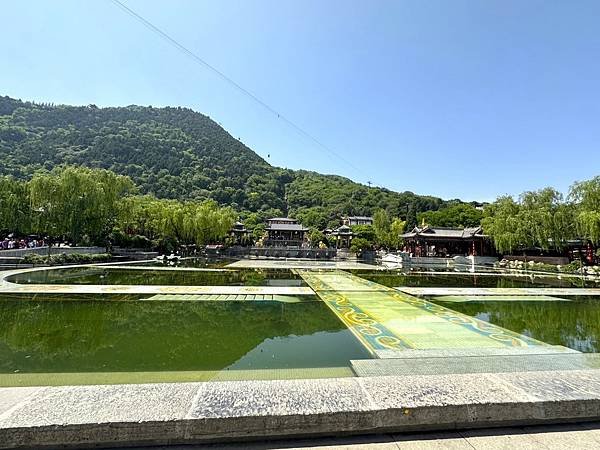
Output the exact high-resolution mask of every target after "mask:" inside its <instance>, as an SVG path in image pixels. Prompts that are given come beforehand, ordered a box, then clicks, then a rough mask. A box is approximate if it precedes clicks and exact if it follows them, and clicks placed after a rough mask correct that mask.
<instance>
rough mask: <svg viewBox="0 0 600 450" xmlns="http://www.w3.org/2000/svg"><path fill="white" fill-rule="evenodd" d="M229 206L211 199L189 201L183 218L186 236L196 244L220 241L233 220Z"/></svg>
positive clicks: (234, 216)
mask: <svg viewBox="0 0 600 450" xmlns="http://www.w3.org/2000/svg"><path fill="white" fill-rule="evenodd" d="M235 218H236V214H235V212H234V211H233V209H231V208H228V207H226V208H223V207H219V205H218V204H217V203H216V202H215V201H213V200H207V201H205V202H202V203H189V204H188V205H187V212H186V215H185V219H184V230H185V234H186V237H187V238H188V239H190V240H193V242H194V243H195V244H196V245H205V244H209V243H216V242H222V241H223V240H224V239H225V237H226V236H227V234H228V233H229V231H230V230H231V228H232V227H233V224H234V222H235Z"/></svg>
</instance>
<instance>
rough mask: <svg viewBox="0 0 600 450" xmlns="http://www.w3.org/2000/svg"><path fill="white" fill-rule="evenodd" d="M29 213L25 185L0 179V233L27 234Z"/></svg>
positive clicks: (28, 231)
mask: <svg viewBox="0 0 600 450" xmlns="http://www.w3.org/2000/svg"><path fill="white" fill-rule="evenodd" d="M29 211H30V208H29V191H28V189H27V183H25V182H24V181H20V180H16V179H14V178H12V177H0V232H4V233H6V232H14V233H17V234H18V235H23V234H29V233H30V232H31V215H30V214H29Z"/></svg>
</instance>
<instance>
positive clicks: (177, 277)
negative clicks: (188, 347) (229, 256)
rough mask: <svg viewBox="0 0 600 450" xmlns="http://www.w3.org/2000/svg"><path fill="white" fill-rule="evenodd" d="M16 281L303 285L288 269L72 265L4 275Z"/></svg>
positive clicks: (24, 282) (180, 284) (29, 282)
mask: <svg viewBox="0 0 600 450" xmlns="http://www.w3.org/2000/svg"><path fill="white" fill-rule="evenodd" d="M7 280H8V281H10V282H12V283H19V284H131V285H179V286H306V283H305V282H304V281H303V280H302V278H300V277H299V276H298V275H296V274H294V273H293V272H292V271H290V270H263V269H248V270H227V271H185V270H176V269H174V270H168V271H167V270H152V269H148V270H139V269H111V268H109V267H73V268H65V269H53V270H40V271H35V272H25V273H21V274H17V275H13V276H10V277H8V278H7Z"/></svg>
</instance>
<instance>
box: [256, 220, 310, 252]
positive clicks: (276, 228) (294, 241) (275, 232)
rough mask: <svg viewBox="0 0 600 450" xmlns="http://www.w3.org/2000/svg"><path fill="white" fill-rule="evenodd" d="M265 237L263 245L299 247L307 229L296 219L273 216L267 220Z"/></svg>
mask: <svg viewBox="0 0 600 450" xmlns="http://www.w3.org/2000/svg"><path fill="white" fill-rule="evenodd" d="M265 231H266V232H267V235H268V236H267V239H266V240H265V242H264V245H266V246H270V247H301V246H302V244H303V243H304V242H305V241H306V233H307V232H308V231H309V229H308V228H305V227H304V226H303V225H302V224H300V223H299V222H298V221H297V220H296V219H290V218H287V217H274V218H272V219H269V220H267V227H266V229H265Z"/></svg>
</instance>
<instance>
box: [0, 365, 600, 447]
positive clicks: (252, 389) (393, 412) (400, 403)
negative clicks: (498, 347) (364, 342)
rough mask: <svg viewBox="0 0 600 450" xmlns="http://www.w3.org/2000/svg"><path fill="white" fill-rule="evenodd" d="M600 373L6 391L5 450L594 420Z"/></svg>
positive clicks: (0, 398) (0, 404) (598, 412)
mask: <svg viewBox="0 0 600 450" xmlns="http://www.w3.org/2000/svg"><path fill="white" fill-rule="evenodd" d="M599 418H600V370H570V371H552V372H550V371H548V372H513V373H509V374H481V373H480V374H452V375H428V376H402V377H395V376H384V377H364V378H341V379H316V380H279V381H234V382H209V383H172V384H153V385H148V384H146V385H103V386H78V387H73V386H65V387H46V388H41V389H39V390H36V389H31V388H22V390H21V388H17V389H15V388H10V389H0V448H3V449H9V448H44V447H47V448H50V447H61V448H83V447H99V446H106V447H109V446H114V447H116V446H133V445H165V444H175V443H177V444H186V443H187V444H192V443H201V442H222V441H232V440H251V439H265V438H278V437H279V438H281V437H298V436H318V435H321V436H322V435H342V434H354V433H363V434H364V433H381V432H406V431H421V430H451V429H458V428H482V427H491V426H513V425H526V424H535V423H557V422H567V421H588V420H598V419H599Z"/></svg>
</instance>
